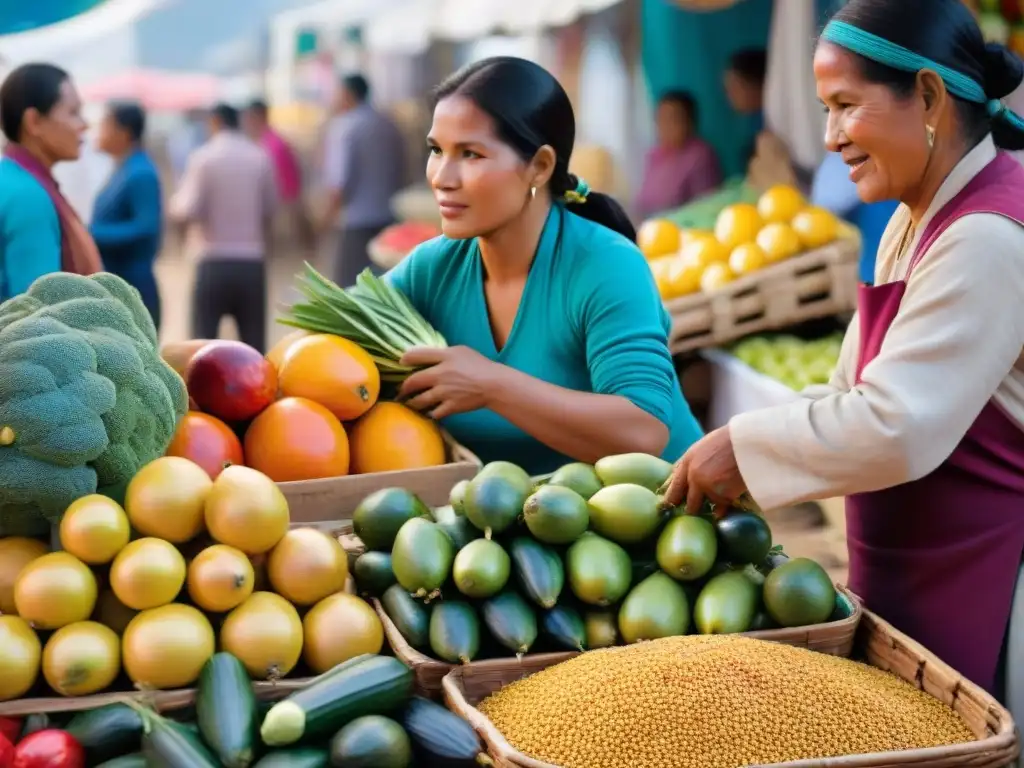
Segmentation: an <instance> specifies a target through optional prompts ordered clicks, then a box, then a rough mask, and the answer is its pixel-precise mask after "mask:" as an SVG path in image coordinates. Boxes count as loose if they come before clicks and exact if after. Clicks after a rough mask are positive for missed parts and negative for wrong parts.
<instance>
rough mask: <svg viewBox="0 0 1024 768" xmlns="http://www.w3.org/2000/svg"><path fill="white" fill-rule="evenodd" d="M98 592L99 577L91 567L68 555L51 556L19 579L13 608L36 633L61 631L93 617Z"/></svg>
mask: <svg viewBox="0 0 1024 768" xmlns="http://www.w3.org/2000/svg"><path fill="white" fill-rule="evenodd" d="M96 592H97V587H96V576H95V575H93V572H92V571H90V570H89V566H87V565H86V564H85V563H83V562H82V561H81V560H79V559H78V558H77V557H75V556H74V555H71V554H69V553H67V552H51V553H50V554H48V555H43V556H42V557H38V558H36V559H35V560H33V561H32V562H31V563H29V564H28V565H26V566H25V568H24V569H23V570H22V572H21V573H20V574H19V575H18V580H17V581H16V582H15V583H14V606H15V608H17V610H18V615H19V616H21V617H22V618H23V619H25V620H26V621H27V622H29V623H30V624H31V625H32V626H33V627H35V628H36V629H60V628H61V627H64V626H67V625H68V624H74V623H75V622H76V621H85V620H86V619H88V618H89V617H90V616H91V615H92V611H93V608H95V607H96Z"/></svg>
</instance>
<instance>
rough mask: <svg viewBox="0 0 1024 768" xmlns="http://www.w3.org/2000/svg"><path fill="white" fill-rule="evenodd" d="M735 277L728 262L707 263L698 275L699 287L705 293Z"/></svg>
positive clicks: (724, 284)
mask: <svg viewBox="0 0 1024 768" xmlns="http://www.w3.org/2000/svg"><path fill="white" fill-rule="evenodd" d="M735 279H736V275H735V274H733V271H732V269H730V268H729V265H728V264H725V263H723V262H715V263H714V264H709V265H708V266H707V267H706V268H705V269H704V273H703V274H702V275H701V276H700V289H701V290H702V291H704V292H705V293H710V292H712V291H717V290H718V289H719V288H723V287H724V286H726V285H728V284H729V283H731V282H732V281H733V280H735Z"/></svg>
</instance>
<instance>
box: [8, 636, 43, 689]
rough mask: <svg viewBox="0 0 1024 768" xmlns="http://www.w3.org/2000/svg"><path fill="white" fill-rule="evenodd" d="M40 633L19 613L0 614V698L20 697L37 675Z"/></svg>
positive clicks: (30, 686)
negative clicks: (16, 614) (18, 614)
mask: <svg viewBox="0 0 1024 768" xmlns="http://www.w3.org/2000/svg"><path fill="white" fill-rule="evenodd" d="M42 652H43V648H42V644H41V643H40V642H39V636H38V635H37V634H36V633H35V630H33V629H32V627H30V626H29V625H28V622H27V621H25V620H24V619H22V618H20V617H18V616H0V701H10V700H11V699H20V698H21V697H22V696H24V695H25V694H26V693H28V692H29V690H30V689H31V688H32V686H33V685H35V684H36V678H37V677H39V659H40V657H41V655H42Z"/></svg>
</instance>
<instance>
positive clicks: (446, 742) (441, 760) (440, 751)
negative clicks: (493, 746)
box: [400, 696, 493, 768]
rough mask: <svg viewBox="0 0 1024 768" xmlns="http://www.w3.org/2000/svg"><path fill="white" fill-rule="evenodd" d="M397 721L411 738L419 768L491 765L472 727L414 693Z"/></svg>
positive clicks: (466, 767) (464, 767) (468, 767)
mask: <svg viewBox="0 0 1024 768" xmlns="http://www.w3.org/2000/svg"><path fill="white" fill-rule="evenodd" d="M400 722H401V723H402V727H403V728H405V732H406V733H407V734H409V738H410V739H411V740H412V746H413V751H414V752H415V754H416V759H417V763H416V764H417V765H418V766H420V768H473V766H480V765H493V763H492V762H491V759H490V758H489V757H487V755H486V754H485V753H484V748H483V745H482V744H481V743H480V737H479V736H477V734H476V731H474V730H473V727H472V726H471V725H470V724H469V723H467V722H466V721H465V720H463V719H462V718H461V717H459V716H458V715H456V714H455V713H454V712H449V711H448V710H447V709H445V708H444V707H442V706H441V705H440V704H435V703H434V702H432V701H430V700H428V699H424V698H422V697H420V696H414V697H413V698H412V700H411V701H410V702H409V706H407V707H406V708H405V711H404V712H403V713H402V717H401V720H400Z"/></svg>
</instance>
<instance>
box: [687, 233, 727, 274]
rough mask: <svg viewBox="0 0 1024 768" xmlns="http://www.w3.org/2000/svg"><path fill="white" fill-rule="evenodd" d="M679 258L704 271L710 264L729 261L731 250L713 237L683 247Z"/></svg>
mask: <svg viewBox="0 0 1024 768" xmlns="http://www.w3.org/2000/svg"><path fill="white" fill-rule="evenodd" d="M679 258H680V259H681V260H682V261H684V262H686V263H688V264H693V265H694V266H696V267H699V268H700V269H701V270H703V269H704V268H705V267H706V266H708V265H709V264H714V263H715V262H724V261H728V260H729V249H728V248H726V247H725V246H724V245H722V244H721V243H720V242H718V241H717V240H716V239H714V238H713V237H708V238H701V239H700V240H695V241H693V242H692V243H690V244H689V245H686V246H684V247H683V250H682V252H681V253H680V254H679Z"/></svg>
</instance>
